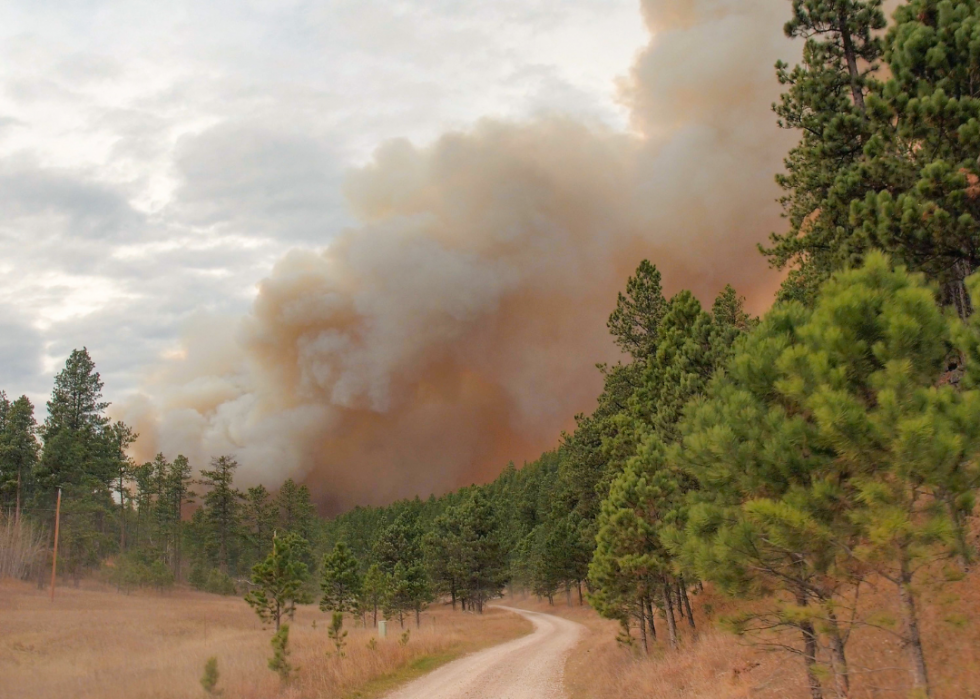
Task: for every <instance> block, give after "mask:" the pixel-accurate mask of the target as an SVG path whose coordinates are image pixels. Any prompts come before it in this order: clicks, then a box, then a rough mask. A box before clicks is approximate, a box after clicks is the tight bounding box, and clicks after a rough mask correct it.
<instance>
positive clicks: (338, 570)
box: [320, 541, 362, 613]
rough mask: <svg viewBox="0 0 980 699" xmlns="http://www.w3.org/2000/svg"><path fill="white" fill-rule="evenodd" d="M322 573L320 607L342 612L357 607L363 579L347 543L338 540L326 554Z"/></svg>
mask: <svg viewBox="0 0 980 699" xmlns="http://www.w3.org/2000/svg"><path fill="white" fill-rule="evenodd" d="M320 575H321V578H320V590H321V591H322V592H323V598H322V599H321V600H320V609H322V610H323V611H335V612H340V613H343V612H353V611H355V610H356V609H357V607H358V602H359V600H360V597H361V585H362V580H361V574H360V571H359V570H358V563H357V559H356V558H354V556H353V555H352V554H351V552H350V549H349V548H347V544H345V543H344V542H342V541H338V542H337V544H336V546H334V549H333V552H331V553H329V554H324V556H323V565H322V566H321V567H320Z"/></svg>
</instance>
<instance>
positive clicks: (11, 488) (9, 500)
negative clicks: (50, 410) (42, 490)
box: [0, 391, 40, 510]
mask: <svg viewBox="0 0 980 699" xmlns="http://www.w3.org/2000/svg"><path fill="white" fill-rule="evenodd" d="M37 433H38V426H37V422H36V420H35V419H34V406H33V404H31V401H30V400H29V399H28V398H27V396H21V397H20V398H18V399H16V400H15V401H13V402H11V401H8V400H7V396H6V394H5V393H3V391H0V507H3V509H4V510H10V509H11V507H13V508H17V507H19V506H21V505H22V504H23V503H24V501H25V500H27V498H28V497H30V495H31V494H32V492H33V480H34V477H35V468H36V466H37V463H38V458H39V456H40V445H39V444H38V441H37Z"/></svg>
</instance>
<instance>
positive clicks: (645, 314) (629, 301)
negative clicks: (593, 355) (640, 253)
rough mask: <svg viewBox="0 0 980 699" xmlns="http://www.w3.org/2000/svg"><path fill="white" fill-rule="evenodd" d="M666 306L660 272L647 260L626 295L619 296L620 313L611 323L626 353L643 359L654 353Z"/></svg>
mask: <svg viewBox="0 0 980 699" xmlns="http://www.w3.org/2000/svg"><path fill="white" fill-rule="evenodd" d="M665 306H666V301H665V300H664V295H663V290H662V287H661V283H660V271H659V270H658V269H657V268H656V267H655V266H654V265H652V264H651V263H650V261H649V260H643V261H642V262H641V263H640V266H639V267H637V268H636V274H635V275H634V276H632V277H630V278H629V280H628V281H627V282H626V293H625V294H622V293H620V294H619V297H618V298H617V300H616V310H614V311H613V312H612V315H610V316H609V321H608V323H607V326H608V328H609V332H610V333H611V334H612V336H613V339H614V340H615V342H616V344H617V345H618V346H619V347H620V349H622V350H623V352H626V353H627V354H629V355H631V356H632V357H633V358H635V359H640V360H642V359H645V358H646V357H647V356H649V355H650V354H651V353H652V352H653V350H654V349H655V348H656V346H657V327H658V326H659V325H660V319H661V318H662V317H663V314H664V310H665Z"/></svg>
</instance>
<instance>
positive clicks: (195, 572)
mask: <svg viewBox="0 0 980 699" xmlns="http://www.w3.org/2000/svg"><path fill="white" fill-rule="evenodd" d="M187 582H189V583H190V584H191V587H193V588H194V589H196V590H200V591H202V592H210V593H211V594H213V595H235V594H238V589H237V588H236V587H235V581H234V580H232V579H231V576H229V575H228V574H227V573H224V572H222V571H220V570H218V569H217V568H205V567H204V566H203V565H200V564H197V565H194V566H193V567H192V568H191V574H190V575H189V576H187Z"/></svg>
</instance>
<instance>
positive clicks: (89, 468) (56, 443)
mask: <svg viewBox="0 0 980 699" xmlns="http://www.w3.org/2000/svg"><path fill="white" fill-rule="evenodd" d="M102 387H103V383H102V379H101V378H100V376H99V373H98V372H97V371H96V370H95V363H94V362H93V361H92V358H91V357H90V356H89V353H88V350H86V349H85V348H82V349H80V350H74V351H73V352H72V353H71V355H70V356H69V357H68V360H67V361H66V362H65V368H64V369H63V370H62V371H61V372H60V373H59V374H58V375H57V376H56V377H55V380H54V389H53V391H52V393H51V400H49V401H48V417H47V419H46V420H45V422H44V426H43V427H42V428H41V434H42V437H43V438H44V449H43V451H42V452H41V463H40V465H39V467H38V475H37V481H38V487H39V489H40V492H41V493H43V494H46V495H49V496H50V494H52V493H53V492H54V491H55V490H56V489H57V488H58V487H59V486H62V485H69V484H70V485H86V486H88V485H90V484H93V483H94V484H97V485H102V486H103V487H104V488H106V489H108V488H109V487H110V484H111V481H112V478H113V476H114V475H115V470H114V469H113V468H112V467H111V465H110V466H109V467H107V465H106V463H105V449H104V445H105V444H104V431H105V429H106V427H107V426H108V425H109V418H108V417H106V416H105V414H104V413H105V409H106V408H107V407H109V404H108V403H107V402H105V401H103V400H102Z"/></svg>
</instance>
